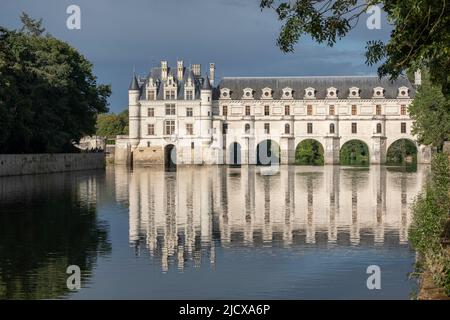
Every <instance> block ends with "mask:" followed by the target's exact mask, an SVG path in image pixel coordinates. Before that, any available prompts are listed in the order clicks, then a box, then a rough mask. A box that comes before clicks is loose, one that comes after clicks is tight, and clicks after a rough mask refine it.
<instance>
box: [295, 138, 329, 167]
mask: <svg viewBox="0 0 450 320" xmlns="http://www.w3.org/2000/svg"><path fill="white" fill-rule="evenodd" d="M295 163H296V164H299V165H316V166H317V165H319V166H320V165H323V164H324V159H323V147H322V145H321V144H320V143H319V142H317V141H315V140H313V139H307V140H303V141H302V142H300V143H299V145H298V146H297V148H296V150H295Z"/></svg>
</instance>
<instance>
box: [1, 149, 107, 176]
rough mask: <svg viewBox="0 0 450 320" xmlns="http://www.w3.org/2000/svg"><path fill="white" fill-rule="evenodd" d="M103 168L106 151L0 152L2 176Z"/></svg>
mask: <svg viewBox="0 0 450 320" xmlns="http://www.w3.org/2000/svg"><path fill="white" fill-rule="evenodd" d="M103 168H105V154H104V153H58V154H0V176H16V175H25V174H40V173H53V172H65V171H77V170H92V169H103Z"/></svg>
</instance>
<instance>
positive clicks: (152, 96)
mask: <svg viewBox="0 0 450 320" xmlns="http://www.w3.org/2000/svg"><path fill="white" fill-rule="evenodd" d="M155 97H156V94H155V90H148V91H147V100H155Z"/></svg>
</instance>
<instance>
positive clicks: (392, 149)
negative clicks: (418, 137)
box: [386, 138, 418, 165]
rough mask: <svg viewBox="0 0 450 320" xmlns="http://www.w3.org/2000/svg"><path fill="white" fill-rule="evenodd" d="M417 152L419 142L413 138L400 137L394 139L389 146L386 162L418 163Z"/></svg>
mask: <svg viewBox="0 0 450 320" xmlns="http://www.w3.org/2000/svg"><path fill="white" fill-rule="evenodd" d="M417 154H418V148H417V144H416V143H415V142H414V141H413V140H411V139H408V138H400V139H397V140H395V141H392V142H391V144H389V146H388V147H387V152H386V164H391V165H395V164H396V165H399V164H401V165H406V164H411V165H413V164H417Z"/></svg>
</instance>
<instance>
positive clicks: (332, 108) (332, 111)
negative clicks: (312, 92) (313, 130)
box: [329, 106, 334, 116]
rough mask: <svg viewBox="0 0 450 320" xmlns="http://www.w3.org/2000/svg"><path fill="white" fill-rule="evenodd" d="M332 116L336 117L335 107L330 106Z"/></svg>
mask: <svg viewBox="0 0 450 320" xmlns="http://www.w3.org/2000/svg"><path fill="white" fill-rule="evenodd" d="M329 111H330V116H334V106H330V110H329Z"/></svg>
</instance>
